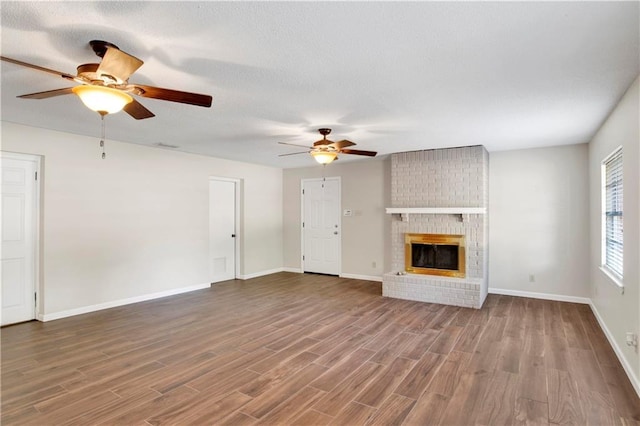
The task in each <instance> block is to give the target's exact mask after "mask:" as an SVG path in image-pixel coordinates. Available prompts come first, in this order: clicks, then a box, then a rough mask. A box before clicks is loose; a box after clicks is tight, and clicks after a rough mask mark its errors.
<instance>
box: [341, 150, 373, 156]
mask: <svg viewBox="0 0 640 426" xmlns="http://www.w3.org/2000/svg"><path fill="white" fill-rule="evenodd" d="M340 154H354V155H366V156H367V157H375V156H376V154H378V153H377V152H375V151H362V150H360V149H341V150H340Z"/></svg>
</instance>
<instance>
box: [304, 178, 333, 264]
mask: <svg viewBox="0 0 640 426" xmlns="http://www.w3.org/2000/svg"><path fill="white" fill-rule="evenodd" d="M302 210H303V224H302V234H303V253H302V255H303V256H302V259H303V270H304V271H305V272H316V273H321V274H330V275H339V274H340V268H341V265H340V248H341V238H342V236H341V234H342V230H341V229H340V228H341V226H340V179H339V178H326V179H305V180H303V181H302Z"/></svg>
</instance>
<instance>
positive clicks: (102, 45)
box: [0, 40, 213, 120]
mask: <svg viewBox="0 0 640 426" xmlns="http://www.w3.org/2000/svg"><path fill="white" fill-rule="evenodd" d="M89 45H91V48H92V49H93V51H94V52H95V54H96V55H98V56H99V57H100V58H102V60H101V61H100V63H99V64H96V63H90V64H82V65H79V66H78V68H77V74H76V75H71V74H67V73H64V72H60V71H56V70H52V69H49V68H45V67H41V66H39V65H33V64H29V63H27V62H23V61H20V60H17V59H12V58H7V57H6V56H0V59H1V60H3V61H5V62H10V63H12V64H16V65H20V66H23V67H27V68H32V69H35V70H38V71H43V72H46V73H49V74H53V75H57V76H59V77H62V78H63V79H65V80H69V81H72V82H75V83H80V85H77V86H74V87H67V88H63V89H55V90H49V91H46V92H38V93H29V94H26V95H21V96H18V97H19V98H23V99H46V98H51V97H54V96H60V95H68V94H71V93H75V94H76V95H78V96H79V97H80V99H81V100H82V102H83V103H84V104H85V105H86V106H87V107H88V108H89V109H92V110H93V111H96V112H98V113H99V114H100V115H102V116H103V117H104V115H106V114H113V113H116V112H118V111H120V110H122V109H124V111H125V112H126V113H127V114H129V115H130V116H131V117H133V118H135V119H136V120H142V119H144V118H151V117H154V116H155V114H153V113H152V112H151V111H149V110H148V109H147V108H145V107H144V106H143V105H142V104H141V103H140V102H138V101H136V100H135V99H133V97H132V96H131V95H136V96H142V97H144V98H153V99H160V100H164V101H171V102H179V103H183V104H190V105H195V106H201V107H207V108H208V107H210V106H211V102H212V100H213V99H212V97H211V96H209V95H201V94H197V93H189V92H181V91H178V90H171V89H161V88H159V87H153V86H146V85H142V84H133V83H129V77H130V76H131V75H132V74H133V73H134V72H135V71H136V70H137V69H138V68H140V67H141V66H142V64H143V63H144V62H143V61H141V60H140V59H138V58H136V57H135V56H132V55H130V54H128V53H125V52H123V51H122V50H120V49H119V48H118V46H116V45H114V44H112V43H109V42H107V41H102V40H92V41H90V42H89Z"/></svg>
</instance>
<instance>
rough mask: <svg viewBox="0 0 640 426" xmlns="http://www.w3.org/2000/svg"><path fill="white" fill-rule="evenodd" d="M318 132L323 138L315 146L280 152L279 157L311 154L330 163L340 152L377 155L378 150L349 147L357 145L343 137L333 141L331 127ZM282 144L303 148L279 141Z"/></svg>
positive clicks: (317, 159) (369, 155) (368, 155)
mask: <svg viewBox="0 0 640 426" xmlns="http://www.w3.org/2000/svg"><path fill="white" fill-rule="evenodd" d="M318 132H319V133H320V134H321V135H322V139H320V140H319V141H316V142H314V143H313V146H311V147H308V150H307V151H301V152H292V153H290V154H280V155H279V157H285V156H287V155H298V154H307V153H309V154H311V155H312V156H313V158H315V160H316V161H317V162H318V163H320V164H329V163H331V162H332V161H333V160H337V159H338V154H353V155H365V156H367V157H375V156H376V154H377V152H374V151H362V150H359V149H350V148H348V147H350V146H355V145H356V144H355V143H353V142H351V141H348V140H346V139H343V140H341V141H338V142H333V141H330V140H329V139H327V135H328V134H330V133H331V129H327V128H322V129H318ZM278 143H279V144H282V145H291V146H297V147H299V148H302V147H301V146H300V145H296V144H292V143H286V142H278Z"/></svg>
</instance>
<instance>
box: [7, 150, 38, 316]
mask: <svg viewBox="0 0 640 426" xmlns="http://www.w3.org/2000/svg"><path fill="white" fill-rule="evenodd" d="M0 155H1V164H2V167H1V169H2V171H1V174H2V237H1V239H2V255H1V256H2V273H1V275H2V303H1V305H2V325H6V324H13V323H17V322H22V321H29V320H32V319H34V318H35V317H36V299H35V295H36V293H35V291H36V285H35V280H36V229H37V226H36V223H37V222H36V220H37V199H36V196H37V186H36V185H37V181H36V172H37V170H38V160H37V158H36V157H34V156H26V155H20V154H10V153H2V154H0Z"/></svg>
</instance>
